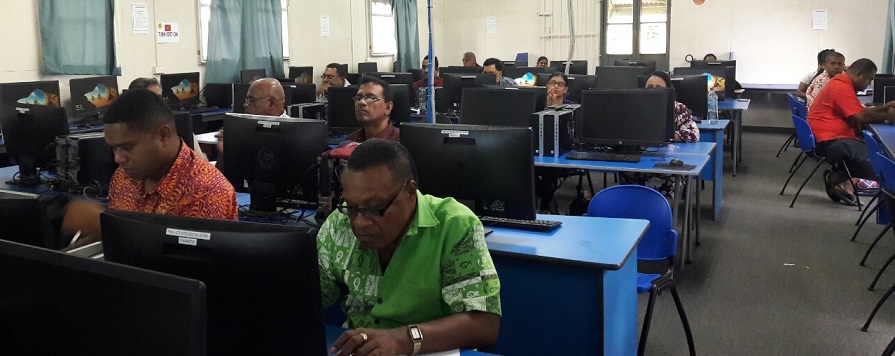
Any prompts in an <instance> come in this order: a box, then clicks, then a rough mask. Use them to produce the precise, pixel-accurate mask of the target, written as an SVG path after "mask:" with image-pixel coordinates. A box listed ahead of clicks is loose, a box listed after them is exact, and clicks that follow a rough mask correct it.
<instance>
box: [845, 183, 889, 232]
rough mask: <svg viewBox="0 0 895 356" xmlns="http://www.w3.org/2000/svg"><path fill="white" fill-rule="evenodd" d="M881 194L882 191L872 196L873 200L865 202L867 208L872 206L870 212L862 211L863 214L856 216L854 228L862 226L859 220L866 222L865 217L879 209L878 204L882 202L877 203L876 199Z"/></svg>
mask: <svg viewBox="0 0 895 356" xmlns="http://www.w3.org/2000/svg"><path fill="white" fill-rule="evenodd" d="M881 194H882V191H880V192H879V193H877V194H876V195H874V196H873V198H870V201H869V202H867V206H871V205H872V206H873V208H871V209H870V210H864V211H863V212H861V215H858V220H855V226H860V225H863V224H864V223H863V222H861V220H862V219H863V220H864V221H865V222H866V221H867V218H866V216H869V215H873V213H874V212H876V211H877V210H878V209H879V204H880V202H881V201H882V200H879V201H877V199H879V197H880V195H881ZM874 202H876V205H873V203H874ZM852 241H854V240H852Z"/></svg>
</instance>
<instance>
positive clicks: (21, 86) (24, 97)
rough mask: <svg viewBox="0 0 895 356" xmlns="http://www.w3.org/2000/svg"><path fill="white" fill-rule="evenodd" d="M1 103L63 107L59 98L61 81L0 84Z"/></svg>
mask: <svg viewBox="0 0 895 356" xmlns="http://www.w3.org/2000/svg"><path fill="white" fill-rule="evenodd" d="M0 102H3V103H8V104H30V105H47V106H62V103H61V101H60V96H59V81H58V80H47V81H40V82H19V83H0Z"/></svg>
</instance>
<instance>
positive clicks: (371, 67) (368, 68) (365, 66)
mask: <svg viewBox="0 0 895 356" xmlns="http://www.w3.org/2000/svg"><path fill="white" fill-rule="evenodd" d="M377 71H379V65H378V64H377V63H376V62H361V63H358V64H357V72H358V73H360V74H364V73H374V72H377Z"/></svg>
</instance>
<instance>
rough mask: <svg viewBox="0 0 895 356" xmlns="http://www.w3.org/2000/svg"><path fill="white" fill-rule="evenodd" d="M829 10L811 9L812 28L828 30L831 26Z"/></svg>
mask: <svg viewBox="0 0 895 356" xmlns="http://www.w3.org/2000/svg"><path fill="white" fill-rule="evenodd" d="M828 20H829V12H828V11H827V10H812V11H811V28H812V29H815V30H826V29H827V28H829V27H830V23H829V22H828Z"/></svg>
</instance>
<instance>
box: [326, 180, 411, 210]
mask: <svg viewBox="0 0 895 356" xmlns="http://www.w3.org/2000/svg"><path fill="white" fill-rule="evenodd" d="M407 183H410V181H406V182H404V184H401V187H400V188H398V191H397V192H395V196H393V197H392V199H391V200H389V201H388V203H385V205H383V206H380V207H376V208H356V207H351V206H348V204H346V203H345V198H342V199H341V201H339V205H337V206H336V209H337V210H339V212H340V213H342V214H345V215H348V218H349V219H355V218H357V214H358V213H360V214H361V215H363V216H365V217H367V218H369V219H374V220H376V219H382V217H383V216H385V212H386V211H388V208H389V207H391V206H392V203H394V202H395V200H397V199H398V196H399V195H401V191H402V190H404V187H406V186H407Z"/></svg>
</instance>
